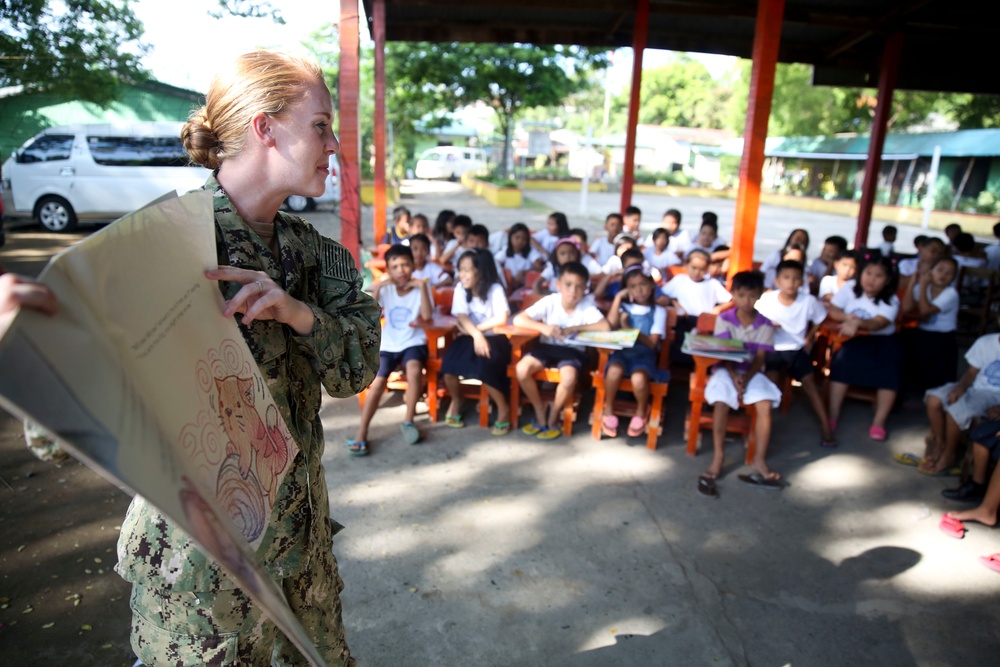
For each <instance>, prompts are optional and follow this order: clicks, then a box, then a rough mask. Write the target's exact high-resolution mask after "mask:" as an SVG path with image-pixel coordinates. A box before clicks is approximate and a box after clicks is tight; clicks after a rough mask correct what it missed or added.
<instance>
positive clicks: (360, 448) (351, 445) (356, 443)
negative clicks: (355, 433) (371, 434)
mask: <svg viewBox="0 0 1000 667" xmlns="http://www.w3.org/2000/svg"><path fill="white" fill-rule="evenodd" d="M347 453H348V454H350V455H351V456H368V441H367V440H354V439H351V440H348V441H347Z"/></svg>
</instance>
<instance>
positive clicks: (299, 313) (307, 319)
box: [205, 266, 315, 336]
mask: <svg viewBox="0 0 1000 667" xmlns="http://www.w3.org/2000/svg"><path fill="white" fill-rule="evenodd" d="M205 277H206V278H208V279H209V280H224V281H227V282H232V283H239V284H241V285H243V287H241V288H240V290H239V291H238V292H237V293H236V294H235V295H234V296H233V298H232V299H230V300H229V301H227V302H226V307H225V309H223V311H222V314H223V315H225V316H226V317H232V316H234V315H235V314H236V313H243V322H244V324H249V323H250V322H253V321H254V320H274V321H276V322H281V323H282V324H287V325H288V326H290V327H291V328H292V329H294V330H295V332H296V333H297V334H299V335H300V336H306V335H309V334H310V333H312V330H313V326H314V325H315V316H314V315H313V312H312V309H311V308H309V306H307V305H306V304H304V303H303V302H301V301H299V300H298V299H296V298H294V297H292V296H289V294H288V292H286V291H285V290H283V289H282V288H281V287H280V286H279V285H278V284H277V283H276V282H274V281H273V280H271V277H270V276H268V275H267V274H266V273H265V272H263V271H250V270H249V269H237V268H235V267H232V266H220V267H219V268H217V269H209V270H208V271H205Z"/></svg>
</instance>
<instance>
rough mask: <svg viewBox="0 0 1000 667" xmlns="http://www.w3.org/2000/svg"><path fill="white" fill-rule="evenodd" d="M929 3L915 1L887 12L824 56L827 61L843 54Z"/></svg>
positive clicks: (927, 0) (920, 0)
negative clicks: (881, 29) (867, 27)
mask: <svg viewBox="0 0 1000 667" xmlns="http://www.w3.org/2000/svg"><path fill="white" fill-rule="evenodd" d="M930 2H931V0H915V1H914V2H911V3H910V4H908V5H904V6H902V7H897V8H896V9H894V10H892V11H891V12H888V13H887V14H885V15H884V16H882V17H881V18H879V19H876V20H875V21H874V22H873V23H872V24H871V26H870V27H869V29H867V30H864V31H862V32H859V33H857V34H854V35H851V36H849V37H846V38H845V39H843V40H841V41H840V42H839V43H837V44H835V45H834V46H833V48H832V49H830V50H829V51H828V52H827V54H826V58H827V60H829V59H831V58H834V57H835V56H837V55H839V54H841V53H843V52H844V51H846V50H848V49H850V48H851V47H852V46H854V45H856V44H859V43H861V42H863V41H864V40H866V39H868V38H869V37H871V36H872V35H874V34H875V33H876V32H878V31H879V29H880V28H883V27H884V26H887V25H891V24H895V23H899V22H900V21H901V20H902V19H903V18H904V17H906V16H907V15H909V14H912V13H913V12H915V11H917V10H918V9H921V8H922V7H924V6H925V5H928V4H930Z"/></svg>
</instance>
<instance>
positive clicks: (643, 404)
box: [632, 371, 649, 417]
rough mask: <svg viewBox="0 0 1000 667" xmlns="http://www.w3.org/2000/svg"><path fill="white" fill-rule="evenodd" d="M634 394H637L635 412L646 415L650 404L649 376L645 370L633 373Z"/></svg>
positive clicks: (642, 415) (641, 415)
mask: <svg viewBox="0 0 1000 667" xmlns="http://www.w3.org/2000/svg"><path fill="white" fill-rule="evenodd" d="M632 395H633V396H635V404H636V408H635V413H636V414H637V415H639V416H640V417H645V416H646V408H647V407H648V406H649V376H648V375H646V372H645V371H636V372H635V373H632Z"/></svg>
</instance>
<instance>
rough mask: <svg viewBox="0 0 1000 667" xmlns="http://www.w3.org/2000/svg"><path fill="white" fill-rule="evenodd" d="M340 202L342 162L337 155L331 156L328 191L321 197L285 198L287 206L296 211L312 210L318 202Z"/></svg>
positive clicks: (299, 196) (301, 196)
mask: <svg viewBox="0 0 1000 667" xmlns="http://www.w3.org/2000/svg"><path fill="white" fill-rule="evenodd" d="M338 203H340V162H339V161H338V160H337V156H336V155H331V156H330V173H329V174H327V177H326V192H324V193H323V194H322V195H320V196H319V197H306V196H304V195H292V196H291V197H288V198H287V199H285V208H286V209H288V210H289V211H293V212H295V213H301V212H303V211H311V210H313V209H314V208H316V205H317V204H334V205H336V204H338Z"/></svg>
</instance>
